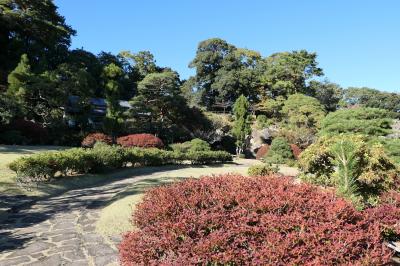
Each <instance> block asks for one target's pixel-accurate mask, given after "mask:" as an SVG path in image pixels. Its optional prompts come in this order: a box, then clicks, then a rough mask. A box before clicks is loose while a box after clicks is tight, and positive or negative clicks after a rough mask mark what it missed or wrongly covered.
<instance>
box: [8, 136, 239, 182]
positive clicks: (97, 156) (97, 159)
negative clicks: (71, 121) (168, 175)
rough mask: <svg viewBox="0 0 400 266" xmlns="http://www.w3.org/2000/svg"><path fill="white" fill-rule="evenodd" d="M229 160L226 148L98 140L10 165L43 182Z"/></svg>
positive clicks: (23, 177)
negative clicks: (141, 145) (90, 145)
mask: <svg viewBox="0 0 400 266" xmlns="http://www.w3.org/2000/svg"><path fill="white" fill-rule="evenodd" d="M229 161H232V156H231V155H230V154H229V153H227V152H224V151H203V152H188V153H180V152H173V151H166V150H160V149H156V148H149V149H141V148H123V147H120V146H109V145H106V144H104V143H97V144H95V146H94V148H93V149H83V148H73V149H68V150H64V151H55V152H43V153H38V154H34V155H31V156H28V157H22V158H19V159H17V160H15V161H14V162H12V163H11V164H10V165H9V168H10V169H11V170H13V171H15V172H16V173H17V178H18V180H19V181H20V182H32V181H33V182H40V181H46V180H50V179H52V178H54V177H56V176H59V175H63V176H68V175H74V174H84V173H89V172H90V173H97V172H100V171H103V170H106V169H118V168H123V167H128V166H129V167H130V166H136V165H140V166H150V165H151V166H161V165H167V164H184V163H191V164H212V163H224V162H229Z"/></svg>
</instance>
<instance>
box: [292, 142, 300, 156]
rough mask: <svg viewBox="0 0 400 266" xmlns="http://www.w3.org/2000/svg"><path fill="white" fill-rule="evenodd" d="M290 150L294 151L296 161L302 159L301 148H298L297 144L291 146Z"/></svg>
mask: <svg viewBox="0 0 400 266" xmlns="http://www.w3.org/2000/svg"><path fill="white" fill-rule="evenodd" d="M290 149H291V150H292V153H293V156H294V158H295V159H296V160H298V159H299V157H300V153H301V149H300V147H299V146H297V145H296V144H290Z"/></svg>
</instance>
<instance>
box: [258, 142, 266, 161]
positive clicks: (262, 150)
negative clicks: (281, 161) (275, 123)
mask: <svg viewBox="0 0 400 266" xmlns="http://www.w3.org/2000/svg"><path fill="white" fill-rule="evenodd" d="M268 150H269V145H268V144H264V145H262V146H261V147H260V148H259V149H258V151H257V154H256V159H257V160H261V159H262V158H264V157H265V155H267V153H268Z"/></svg>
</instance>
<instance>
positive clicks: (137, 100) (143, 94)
mask: <svg viewBox="0 0 400 266" xmlns="http://www.w3.org/2000/svg"><path fill="white" fill-rule="evenodd" d="M180 93H181V92H180V81H179V77H178V74H177V73H176V72H172V71H170V70H165V71H164V72H162V73H152V74H149V75H147V76H146V77H145V78H144V79H143V80H142V81H141V82H139V84H138V94H137V96H135V97H134V98H133V99H132V101H131V104H132V106H133V109H132V110H131V112H130V117H132V118H133V119H134V121H135V122H136V127H137V128H138V129H140V130H142V131H146V132H151V133H154V134H156V135H158V136H161V137H163V138H164V139H168V140H173V138H174V136H175V134H174V133H175V132H176V131H177V130H178V128H180V125H182V124H184V123H186V122H185V120H186V118H187V117H188V116H189V115H191V114H193V111H192V110H191V109H190V108H189V107H188V106H187V103H186V100H185V98H183V97H182V95H181V94H180Z"/></svg>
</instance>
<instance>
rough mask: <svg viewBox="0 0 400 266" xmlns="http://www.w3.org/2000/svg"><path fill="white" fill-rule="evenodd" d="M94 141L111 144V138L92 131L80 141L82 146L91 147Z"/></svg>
mask: <svg viewBox="0 0 400 266" xmlns="http://www.w3.org/2000/svg"><path fill="white" fill-rule="evenodd" d="M96 142H103V143H105V144H108V145H111V144H112V143H113V140H112V138H111V137H110V136H108V135H106V134H103V133H92V134H89V135H87V136H86V137H85V138H84V139H83V140H82V143H81V146H82V147H84V148H93V146H94V145H95V144H96Z"/></svg>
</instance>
